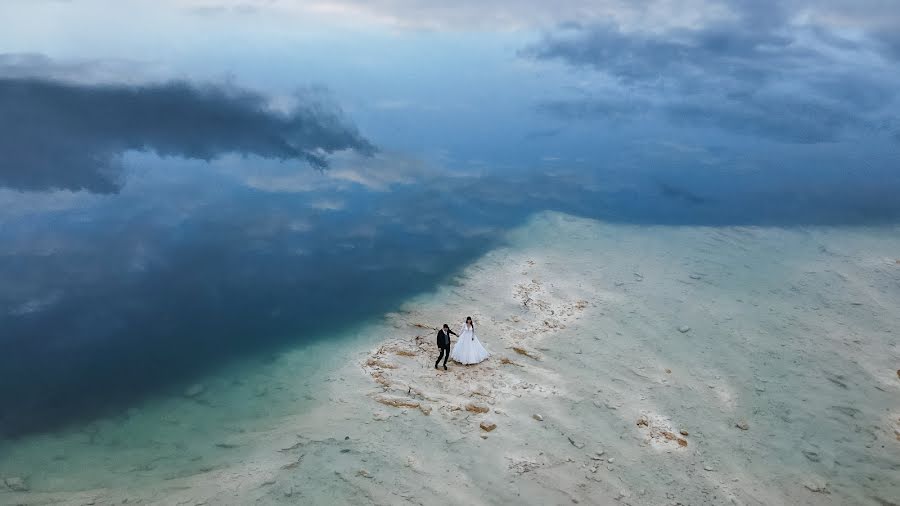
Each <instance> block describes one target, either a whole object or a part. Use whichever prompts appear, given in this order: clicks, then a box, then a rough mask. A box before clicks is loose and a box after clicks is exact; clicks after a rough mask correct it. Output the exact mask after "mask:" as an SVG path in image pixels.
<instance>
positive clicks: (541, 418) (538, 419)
mask: <svg viewBox="0 0 900 506" xmlns="http://www.w3.org/2000/svg"><path fill="white" fill-rule="evenodd" d="M531 418H534V419H535V420H537V421H539V422H543V421H544V417H543V416H541V415H539V414H537V413H535V414H533V415H531Z"/></svg>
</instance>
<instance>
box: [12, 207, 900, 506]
mask: <svg viewBox="0 0 900 506" xmlns="http://www.w3.org/2000/svg"><path fill="white" fill-rule="evenodd" d="M898 308H900V229H898V228H896V227H881V228H816V229H774V228H772V229H770V228H765V229H763V228H752V227H745V228H741V227H730V228H706V227H646V226H631V225H615V224H606V223H601V222H597V221H593V220H587V219H580V218H574V217H570V216H567V215H563V214H559V213H551V212H547V213H541V214H538V215H536V216H534V217H533V218H532V219H531V220H530V221H529V222H528V223H527V224H525V225H523V226H522V227H520V228H518V229H516V230H514V231H512V232H510V233H509V236H508V238H507V241H506V244H505V245H504V246H503V247H501V248H498V249H495V250H494V251H492V252H490V253H488V254H487V255H485V256H484V257H482V258H481V259H479V260H478V261H477V262H475V263H473V264H472V265H470V266H468V267H467V268H466V269H465V270H464V271H463V272H461V273H458V275H456V276H455V277H453V278H452V279H450V280H448V282H447V283H446V284H445V285H443V286H441V287H438V288H437V289H436V290H435V291H433V292H430V293H427V294H423V295H421V296H419V297H416V298H414V299H412V300H409V301H407V302H406V303H405V304H404V305H403V306H402V307H399V308H397V310H396V311H395V312H393V313H390V314H388V315H385V317H384V319H383V320H382V321H379V322H373V323H371V324H368V325H366V326H365V327H364V328H361V329H358V330H357V331H356V332H355V333H354V334H353V335H352V336H349V337H348V336H343V337H342V338H341V339H340V340H339V341H338V340H337V339H336V340H335V341H334V342H333V343H331V344H322V345H317V346H306V347H303V348H298V349H297V350H291V351H287V352H285V353H283V354H282V355H280V356H278V357H276V358H275V359H273V360H271V361H267V362H265V363H259V364H253V365H252V367H251V366H250V365H248V366H245V367H244V368H243V369H235V370H233V371H223V372H222V373H221V374H220V375H219V376H218V377H217V378H213V379H210V380H209V381H207V382H204V383H203V387H202V388H197V387H192V386H190V385H185V389H186V390H185V392H183V393H182V394H181V395H178V396H177V398H173V399H169V400H160V401H159V402H156V403H154V404H153V405H149V406H142V407H140V408H139V409H137V410H136V412H134V413H131V415H130V417H127V419H117V420H110V421H106V422H102V423H99V422H98V423H94V424H93V425H92V426H91V427H93V429H91V431H92V432H91V433H92V434H93V436H90V435H85V433H84V431H83V430H73V431H72V433H70V434H61V435H55V436H52V437H51V436H47V437H40V438H33V439H31V440H23V441H17V442H8V443H5V444H4V446H3V447H0V449H2V450H3V451H4V452H5V455H4V456H3V457H0V478H5V479H7V480H9V479H13V480H15V479H20V480H22V485H24V486H25V488H27V489H28V490H21V489H20V490H12V488H17V487H10V486H7V487H6V488H5V489H4V488H3V487H0V503H2V504H56V503H62V504H122V503H123V501H127V503H128V504H135V503H136V504H192V505H201V504H253V503H258V504H276V503H284V504H289V503H290V504H294V503H298V504H406V503H410V504H423V505H426V504H541V505H544V504H574V503H580V504H634V505H643V504H648V505H659V504H671V505H674V504H685V505H687V504H690V505H700V504H710V505H718V504H739V505H772V504H809V505H845V504H873V505H882V506H885V505H890V504H900V479H898V476H900V372H898V369H900V348H898V337H900V310H898ZM466 316H472V317H473V318H474V320H475V324H476V329H477V332H478V336H479V338H480V339H481V341H482V343H483V344H484V345H485V347H486V348H487V349H488V351H490V352H491V354H492V356H491V358H489V359H488V360H487V361H486V362H483V363H481V364H477V365H472V366H462V365H459V364H454V363H453V362H450V363H449V364H448V366H449V370H448V371H444V370H435V369H434V360H435V359H436V358H437V348H436V345H435V329H436V327H438V326H439V325H440V324H442V323H449V324H450V325H451V327H452V328H453V329H454V330H456V329H458V328H459V326H460V325H461V324H462V321H463V319H464V318H465V317H466ZM454 339H455V338H454ZM305 372H306V373H305ZM236 381H237V383H236ZM198 390H199V391H198ZM189 394H191V395H189ZM173 413H175V414H177V419H175V420H174V421H172V420H170V422H172V423H168V424H166V423H161V422H160V420H161V419H163V417H165V416H176V415H173ZM138 427H139V428H140V434H141V436H140V437H135V438H132V439H130V440H129V439H128V438H127V434H128V433H129V431H130V432H131V433H135V432H137V431H138ZM160 427H162V428H163V429H165V430H163V429H160ZM113 440H115V441H117V443H116V444H112V441H113ZM151 440H152V441H156V445H154V444H151V443H149V441H151ZM138 442H140V443H141V444H138ZM60 455H62V458H61V460H54V458H59V456H60ZM153 459H156V461H155V462H157V463H161V464H160V465H158V466H157V465H153V464H152V463H153V462H154V460H153ZM54 462H55V463H54ZM91 464H93V465H92V466H91ZM142 465H143V466H144V467H141V466H142ZM151 466H152V467H151ZM112 477H115V478H112ZM14 484H15V485H18V482H14Z"/></svg>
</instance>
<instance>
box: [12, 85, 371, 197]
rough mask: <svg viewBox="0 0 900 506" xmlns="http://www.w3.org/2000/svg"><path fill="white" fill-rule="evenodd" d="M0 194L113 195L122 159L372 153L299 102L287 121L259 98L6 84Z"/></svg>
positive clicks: (333, 120)
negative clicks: (6, 190)
mask: <svg viewBox="0 0 900 506" xmlns="http://www.w3.org/2000/svg"><path fill="white" fill-rule="evenodd" d="M0 131H2V132H4V135H2V136H0V151H2V152H3V153H4V156H3V158H0V185H4V186H7V187H11V188H17V189H23V190H48V189H69V190H88V191H91V192H97V193H113V192H116V191H118V190H119V189H120V187H121V185H122V181H121V178H120V174H121V171H122V165H121V156H122V155H123V154H125V153H126V152H129V151H149V152H153V153H156V154H158V155H161V156H175V157H182V158H189V159H199V160H212V159H215V158H218V157H221V156H223V155H225V154H229V153H239V154H242V155H256V156H260V157H263V158H272V159H278V160H294V161H298V162H303V163H305V164H308V165H311V166H312V167H315V168H318V169H324V168H326V167H327V166H328V162H327V156H328V155H330V154H332V153H335V152H339V151H343V150H355V151H358V152H360V153H364V154H371V153H373V152H374V151H375V149H374V147H373V146H372V144H370V143H369V142H368V141H367V140H366V139H364V138H363V137H362V136H361V135H360V134H359V132H358V131H357V130H356V129H355V128H354V127H352V126H350V125H349V124H347V122H346V121H345V120H344V119H343V118H342V116H341V114H340V111H339V110H338V109H337V108H336V107H334V106H328V105H326V104H323V103H319V102H315V101H313V102H304V101H303V100H302V99H298V101H297V104H296V105H295V107H294V108H293V109H292V110H291V111H290V112H287V113H282V112H278V111H275V110H272V109H271V108H270V107H269V106H268V102H267V100H266V98H265V97H264V96H263V95H261V94H258V93H255V92H252V91H248V90H244V89H238V88H234V87H226V86H216V85H206V86H199V85H193V84H189V83H187V82H177V81H175V82H167V83H160V84H143V85H123V84H97V85H86V84H76V83H70V82H64V81H55V80H47V79H40V78H16V77H2V76H0Z"/></svg>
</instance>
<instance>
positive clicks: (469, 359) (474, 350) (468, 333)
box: [450, 316, 490, 365]
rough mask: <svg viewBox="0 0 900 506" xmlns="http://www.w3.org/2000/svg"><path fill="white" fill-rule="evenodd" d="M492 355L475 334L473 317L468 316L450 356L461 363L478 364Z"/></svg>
mask: <svg viewBox="0 0 900 506" xmlns="http://www.w3.org/2000/svg"><path fill="white" fill-rule="evenodd" d="M488 355H490V354H489V353H488V352H487V350H486V349H484V346H482V345H481V341H479V340H478V336H476V335H475V324H474V323H472V317H471V316H467V317H466V324H465V325H463V327H462V328H461V329H460V331H459V339H458V340H457V341H456V344H455V345H453V351H451V352H450V358H452V359H453V360H454V361H456V362H459V363H460V364H465V365H469V364H477V363H478V362H481V361H483V360H484V359H486V358H488Z"/></svg>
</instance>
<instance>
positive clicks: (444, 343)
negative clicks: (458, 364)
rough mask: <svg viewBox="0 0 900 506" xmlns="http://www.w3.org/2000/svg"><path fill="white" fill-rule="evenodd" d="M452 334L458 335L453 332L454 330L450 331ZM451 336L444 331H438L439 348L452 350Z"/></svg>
mask: <svg viewBox="0 0 900 506" xmlns="http://www.w3.org/2000/svg"><path fill="white" fill-rule="evenodd" d="M450 334H453V335H456V333H455V332H453V331H452V330H451V331H450ZM450 334H445V333H444V329H441V330H438V333H437V345H438V348H445V349H448V350H449V349H450Z"/></svg>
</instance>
